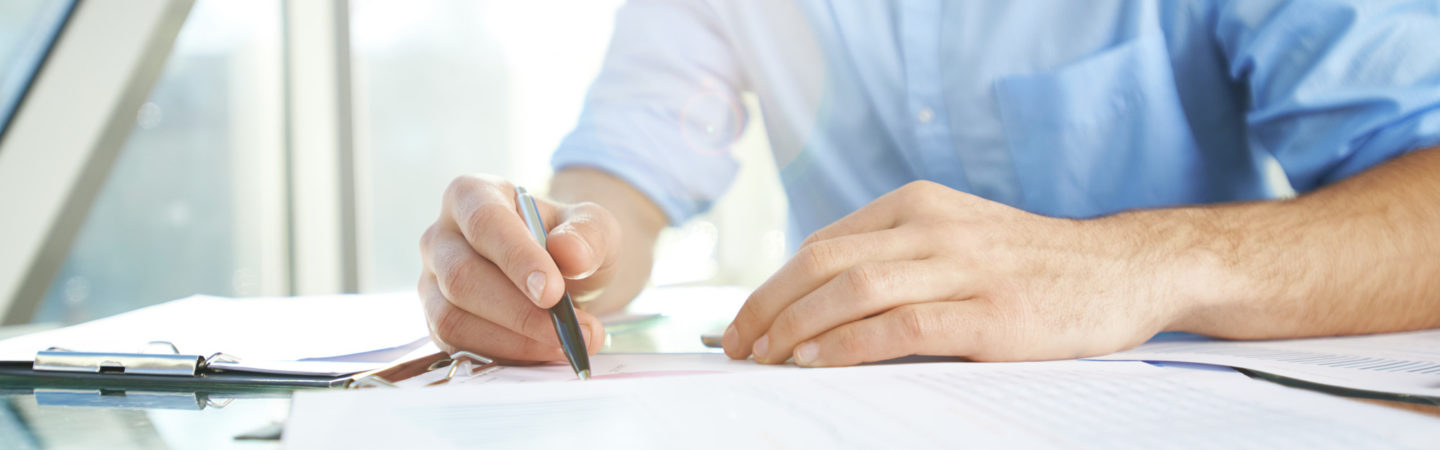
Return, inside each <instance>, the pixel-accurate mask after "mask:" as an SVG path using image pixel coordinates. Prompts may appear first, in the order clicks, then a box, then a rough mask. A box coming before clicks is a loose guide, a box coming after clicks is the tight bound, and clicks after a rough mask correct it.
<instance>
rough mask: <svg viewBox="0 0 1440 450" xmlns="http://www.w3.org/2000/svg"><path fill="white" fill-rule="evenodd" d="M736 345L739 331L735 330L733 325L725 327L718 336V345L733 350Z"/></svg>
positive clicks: (738, 339)
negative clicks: (723, 332)
mask: <svg viewBox="0 0 1440 450" xmlns="http://www.w3.org/2000/svg"><path fill="white" fill-rule="evenodd" d="M736 345H740V333H739V332H738V331H735V326H734V325H731V326H729V327H727V328H725V334H724V335H721V336H720V347H722V348H724V349H726V350H733V349H734V348H735V346H736Z"/></svg>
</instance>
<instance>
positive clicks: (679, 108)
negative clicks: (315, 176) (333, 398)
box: [419, 0, 1440, 366]
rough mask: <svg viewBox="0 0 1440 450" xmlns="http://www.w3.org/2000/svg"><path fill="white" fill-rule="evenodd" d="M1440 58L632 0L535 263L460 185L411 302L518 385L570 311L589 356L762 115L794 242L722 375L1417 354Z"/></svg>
mask: <svg viewBox="0 0 1440 450" xmlns="http://www.w3.org/2000/svg"><path fill="white" fill-rule="evenodd" d="M1436 30H1440V2H1436V1H1375V0H1350V1H1343V0H1324V1H1321V0H1311V1H1281V0H1241V1H1222V0H1215V1H1204V0H1191V1H1163V2H1162V1H1129V2H1127V1H1105V2H1066V1H1053V2H1048V1H1007V2H944V1H939V0H917V1H910V0H894V1H878V0H877V1H869V0H854V1H844V0H833V1H821V0H797V1H793V2H791V1H763V2H762V1H719V0H716V1H693V0H688V1H682V0H675V1H661V0H645V1H638V0H637V1H632V2H630V3H629V4H628V5H626V6H625V7H624V8H623V9H622V10H621V12H620V13H619V15H618V18H617V22H616V27H615V35H614V38H613V41H612V43H611V49H610V53H609V55H608V57H607V59H606V62H605V65H604V68H603V70H602V73H601V74H600V76H599V78H598V79H597V80H596V81H595V84H594V86H593V87H592V90H591V92H590V94H589V98H588V100H587V107H586V111H585V113H584V114H583V116H582V118H581V119H580V122H579V124H578V126H577V127H576V129H575V131H574V132H573V133H572V134H571V135H570V136H569V137H568V138H567V139H566V140H565V142H564V143H563V144H562V145H561V146H560V148H559V149H558V150H557V152H556V154H555V156H554V166H555V168H556V175H555V178H554V182H553V184H552V186H551V189H550V194H549V199H548V200H546V201H544V202H542V204H541V205H540V206H541V209H542V210H543V215H544V219H545V222H546V223H547V224H552V225H553V229H552V230H551V231H550V233H551V234H550V238H549V246H548V254H547V253H546V251H545V250H544V249H541V248H540V247H539V246H537V245H535V244H534V243H533V241H532V240H530V238H529V237H528V235H527V234H526V230H525V227H524V225H523V223H522V222H521V219H520V218H519V216H517V215H516V212H515V205H514V203H513V198H514V191H513V187H512V186H511V185H510V184H508V183H506V182H505V181H503V180H499V179H495V178H487V177H469V176H467V177H460V178H459V179H457V180H455V182H454V183H452V185H451V186H450V188H449V189H448V191H447V192H446V193H445V200H444V207H443V210H442V213H441V216H440V219H439V220H437V221H436V223H435V225H434V226H432V227H431V228H430V229H429V230H428V231H427V232H426V233H425V235H424V237H423V238H422V241H421V251H422V253H423V256H422V259H423V260H424V261H425V268H424V272H423V275H422V276H421V280H420V285H419V290H420V294H421V297H422V298H423V301H424V303H425V306H426V312H427V317H428V319H429V321H430V324H431V330H432V335H433V338H434V339H435V340H436V341H437V342H440V343H441V344H442V346H444V347H446V348H449V349H467V350H473V351H477V352H480V353H483V354H487V355H491V356H495V357H499V358H505V359H511V360H531V361H535V360H558V359H563V356H562V355H563V354H562V353H561V350H560V348H559V346H558V342H557V340H556V338H555V334H554V331H553V329H552V328H551V326H550V325H549V320H548V317H547V315H546V311H545V310H544V309H542V308H544V307H548V306H550V305H553V304H555V303H556V302H557V301H558V299H559V297H560V295H561V292H562V290H565V289H569V291H570V292H571V293H572V294H573V295H577V296H579V298H583V299H586V300H588V301H587V302H586V303H584V305H585V309H586V310H587V311H589V312H586V311H580V312H578V314H579V316H580V317H581V321H582V325H583V327H584V331H585V334H586V336H587V342H589V343H590V344H591V350H592V351H593V350H595V349H598V346H599V345H600V343H601V341H602V340H601V339H591V338H590V337H591V336H601V335H602V334H601V333H602V331H603V330H602V328H601V325H600V324H599V322H598V321H597V320H596V319H595V317H594V316H593V315H592V314H591V313H590V312H598V311H610V310H614V309H617V308H620V307H622V306H623V305H624V304H625V303H626V302H627V301H629V299H630V298H632V297H633V296H634V295H635V294H636V293H637V292H638V291H639V290H640V289H641V287H642V285H643V284H644V282H645V279H646V278H647V276H648V274H649V270H650V266H651V262H652V259H651V258H652V257H651V254H652V251H653V247H654V245H655V240H656V235H657V233H658V232H659V231H660V229H661V228H663V227H664V226H666V224H667V223H668V224H677V223H680V222H683V221H684V220H686V219H687V218H688V217H690V216H692V215H694V214H696V213H698V212H700V211H703V210H704V209H705V208H706V207H707V205H708V204H709V203H710V202H711V201H712V200H714V199H715V198H716V197H718V196H719V195H720V194H721V193H722V192H723V191H724V189H725V187H726V185H727V184H728V183H729V181H730V179H731V177H732V175H733V174H734V172H735V162H734V161H733V160H732V159H731V158H730V157H729V156H728V155H727V154H726V152H725V151H724V149H725V148H726V145H727V144H728V143H729V142H730V140H731V139H733V137H734V136H735V135H736V134H738V131H739V129H740V127H742V126H743V124H744V121H745V117H743V111H742V110H740V109H739V108H738V107H736V106H735V105H736V104H738V102H739V101H738V96H739V95H741V93H743V92H753V93H755V94H756V95H757V96H758V98H759V100H760V104H761V107H762V110H763V111H764V115H765V120H766V125H767V129H768V130H769V133H770V137H771V141H772V142H771V143H772V148H773V149H774V152H775V155H776V161H777V163H779V167H780V169H781V176H782V177H783V179H784V180H783V181H784V185H785V189H786V192H787V194H788V196H789V200H790V201H789V204H790V208H791V215H790V219H791V220H790V224H791V234H792V237H795V238H796V240H797V241H798V240H799V238H801V237H804V240H803V242H802V243H800V245H799V247H798V250H796V253H795V255H794V257H793V258H791V260H790V261H789V262H788V263H786V264H785V265H784V267H782V268H781V269H780V270H779V271H778V272H777V273H776V274H775V275H774V276H773V277H772V278H771V279H770V280H769V281H767V282H766V283H765V284H764V285H762V286H761V287H760V288H759V289H757V290H756V291H755V292H754V293H753V294H752V295H751V296H750V298H749V299H748V300H747V301H746V303H745V306H744V307H743V308H742V310H741V311H740V313H739V314H738V316H737V317H736V318H735V320H734V322H733V323H732V324H731V326H730V328H729V329H728V330H727V331H726V333H725V336H724V339H723V343H724V347H725V352H726V353H727V354H728V355H730V356H731V357H733V358H747V357H753V358H754V359H755V360H756V361H759V362H761V363H783V362H785V361H786V360H787V359H790V358H793V360H794V361H795V363H797V364H800V365H803V366H840V365H851V364H858V363H861V362H867V361H877V360H884V359H889V358H894V357H899V356H905V355H910V354H924V355H952V356H959V357H967V358H971V359H975V360H984V361H1001V360H1036V359H1056V358H1073V357H1082V356H1090V355H1099V354H1104V353H1108V352H1112V351H1116V350H1122V349H1125V348H1129V347H1132V346H1134V345H1137V344H1139V343H1141V342H1144V341H1145V340H1146V339H1148V338H1150V337H1151V336H1153V335H1154V334H1155V333H1157V332H1160V331H1165V330H1182V331H1190V332H1196V333H1203V334H1207V335H1211V336H1218V337H1225V338H1236V339H1263V338H1286V337H1303V336H1321V335H1340V334H1355V333H1374V332H1386V331H1400V330H1412V329H1421V328H1430V327H1437V326H1440V237H1437V235H1436V231H1440V229H1437V226H1440V225H1437V224H1440V204H1437V201H1436V200H1437V199H1440V149H1437V148H1433V147H1437V146H1440V56H1437V55H1440V51H1437V49H1440V32H1437V31H1436ZM1272 157H1273V160H1272ZM1270 161H1274V162H1278V163H1279V167H1280V168H1281V169H1282V170H1283V172H1284V174H1285V176H1286V178H1287V179H1288V181H1289V183H1290V184H1291V186H1293V188H1294V190H1295V191H1297V192H1298V193H1299V195H1298V197H1295V198H1293V199H1277V197H1279V196H1280V194H1279V193H1278V192H1275V191H1274V190H1273V189H1270V188H1268V187H1267V186H1268V185H1267V183H1266V182H1265V177H1264V173H1265V170H1264V169H1265V165H1266V164H1272V163H1271V162H1270ZM920 180H924V181H920ZM806 236H808V237H806Z"/></svg>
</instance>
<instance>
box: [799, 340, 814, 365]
mask: <svg viewBox="0 0 1440 450" xmlns="http://www.w3.org/2000/svg"><path fill="white" fill-rule="evenodd" d="M819 354H820V345H819V344H816V343H814V342H806V343H804V344H801V345H800V348H797V349H795V364H799V365H802V366H808V365H811V364H814V363H815V357H816V356H819Z"/></svg>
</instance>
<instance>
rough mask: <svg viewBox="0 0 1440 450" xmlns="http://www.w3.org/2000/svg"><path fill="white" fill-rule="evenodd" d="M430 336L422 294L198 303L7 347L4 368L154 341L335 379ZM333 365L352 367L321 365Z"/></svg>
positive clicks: (2, 346) (131, 349) (2, 351)
mask: <svg viewBox="0 0 1440 450" xmlns="http://www.w3.org/2000/svg"><path fill="white" fill-rule="evenodd" d="M427 336H428V331H427V329H426V325H425V317H424V316H423V315H422V312H421V310H420V305H419V300H417V299H416V298H415V294H383V295H332V296H313V297H260V298H219V297H206V296H196V297H190V298H185V299H180V300H175V301H171V302H167V303H162V304H159V305H155V306H151V307H147V308H141V309H137V310H135V311H130V312H127V313H124V314H119V315H115V316H111V317H107V318H103V319H98V320H94V321H90V322H86V323H82V324H79V325H75V326H71V327H66V328H61V329H57V330H50V331H44V332H40V333H35V334H30V335H25V336H20V337H16V338H11V339H7V340H5V341H0V360H4V361H28V360H34V359H35V352H37V351H40V350H45V349H46V348H49V347H51V346H56V347H61V348H65V349H69V350H75V351H88V352H119V353H140V352H143V351H144V350H146V348H145V347H146V344H147V343H149V342H151V341H169V342H170V343H173V344H174V345H175V347H176V348H177V349H178V350H179V351H180V352H181V353H182V354H187V355H202V356H208V355H210V354H212V353H216V352H224V353H226V354H230V355H235V356H238V357H239V358H240V359H241V362H240V363H239V364H229V365H228V366H229V367H232V368H249V367H255V368H266V367H268V368H272V369H285V368H288V371H289V372H291V373H293V372H295V371H296V368H297V367H298V366H295V365H293V364H275V362H277V361H279V362H288V361H295V360H302V359H309V360H315V363H311V364H308V365H307V366H308V367H306V368H305V370H304V371H308V372H311V373H326V374H332V375H333V374H335V373H334V372H335V371H336V370H350V371H352V372H346V373H353V371H357V370H355V369H358V370H368V369H370V368H375V367H377V366H379V365H382V364H383V363H386V362H389V361H391V360H393V359H394V358H395V357H397V356H399V355H403V354H404V353H405V351H406V347H409V346H413V345H416V344H417V343H423V340H424V339H426V338H427ZM386 350H394V351H388V352H387V351H386ZM357 355H358V357H357ZM327 361H329V362H334V361H340V362H349V363H352V364H320V363H321V362H327ZM286 371H287V370H281V372H286Z"/></svg>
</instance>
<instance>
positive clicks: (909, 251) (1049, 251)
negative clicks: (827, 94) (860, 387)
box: [723, 181, 1185, 366]
mask: <svg viewBox="0 0 1440 450" xmlns="http://www.w3.org/2000/svg"><path fill="white" fill-rule="evenodd" d="M1122 225H1124V226H1122ZM1151 234H1154V235H1151ZM1160 234H1162V232H1159V231H1147V230H1146V229H1145V228H1144V227H1137V226H1128V225H1125V224H1123V223H1117V222H1116V221H1111V220H1105V219H1100V220H1070V219H1057V218H1050V217H1044V216H1040V215H1036V214H1031V213H1028V212H1025V211H1021V210H1018V209H1014V208H1011V207H1009V206H1006V205H1003V204H999V203H995V202H991V201H988V200H985V199H982V198H979V197H975V196H973V195H969V194H966V193H963V192H959V191H956V190H953V189H950V188H947V187H945V186H943V185H939V184H935V183H931V182H923V181H922V182H915V183H911V184H908V185H906V186H904V187H902V188H900V189H897V190H895V191H893V192H890V193H889V194H886V195H885V196H882V197H880V198H879V199H876V200H875V201H873V202H871V203H870V204H868V205H866V206H865V207H863V208H861V209H860V210H858V211H856V212H854V213H852V214H850V215H849V216H846V217H845V218H843V219H841V220H839V221H836V222H835V223H833V224H831V225H829V226H827V227H825V228H823V229H821V230H819V231H817V232H815V234H814V235H812V236H810V237H809V239H806V241H805V242H804V243H803V244H802V246H801V247H800V249H799V251H798V252H797V253H796V255H795V256H794V257H793V258H791V260H790V261H789V262H787V263H786V264H785V265H784V267H782V268H781V269H780V270H779V271H778V272H777V273H776V274H775V275H774V276H772V277H771V278H770V279H769V280H768V281H766V282H765V284H764V285H762V286H761V287H760V288H759V289H757V290H756V291H755V292H754V293H753V294H752V295H751V296H750V298H749V299H747V300H746V302H745V305H744V307H743V308H742V309H741V310H740V312H739V314H738V315H737V316H736V317H735V320H734V322H733V323H732V324H731V326H730V328H729V329H728V330H726V332H725V335H724V338H723V345H724V348H725V353H726V354H728V355H729V356H730V357H731V358H736V359H742V358H745V357H747V356H749V355H751V354H752V353H753V354H754V357H755V360H756V361H759V362H761V363H770V364H778V363H784V362H785V361H786V360H787V359H789V358H790V357H792V356H793V357H794V359H795V362H796V363H797V364H799V365H802V366H846V365H853V364H859V363H864V362H870V361H880V360H886V359H892V358H897V357H902V356H907V355H916V354H919V355H943V356H957V357H965V358H969V359H972V360H979V361H1015V360H1043V359H1064V358H1075V357H1084V356H1092V355H1098V354H1105V353H1109V352H1113V351H1117V350H1122V349H1126V348H1130V347H1133V346H1135V345H1138V344H1140V343H1142V342H1144V341H1145V340H1147V339H1149V338H1150V337H1151V336H1153V335H1154V334H1155V333H1157V332H1159V331H1163V330H1165V329H1167V328H1168V327H1171V326H1172V323H1173V322H1174V321H1175V320H1176V318H1178V317H1180V316H1181V315H1182V313H1184V312H1185V311H1184V310H1185V308H1184V307H1182V306H1181V304H1182V302H1181V301H1179V297H1178V296H1177V295H1175V291H1176V289H1177V285H1176V284H1175V281H1177V280H1178V279H1180V278H1179V277H1177V276H1176V274H1177V273H1179V272H1180V270H1177V269H1180V268H1178V267H1176V266H1178V264H1177V263H1175V262H1174V259H1173V258H1168V259H1167V258H1160V257H1157V256H1154V255H1167V254H1173V253H1167V252H1170V251H1171V250H1170V249H1166V248H1157V247H1161V246H1159V245H1157V244H1159V243H1160V242H1161V241H1166V240H1167V239H1169V238H1168V237H1166V236H1161V235H1160Z"/></svg>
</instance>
